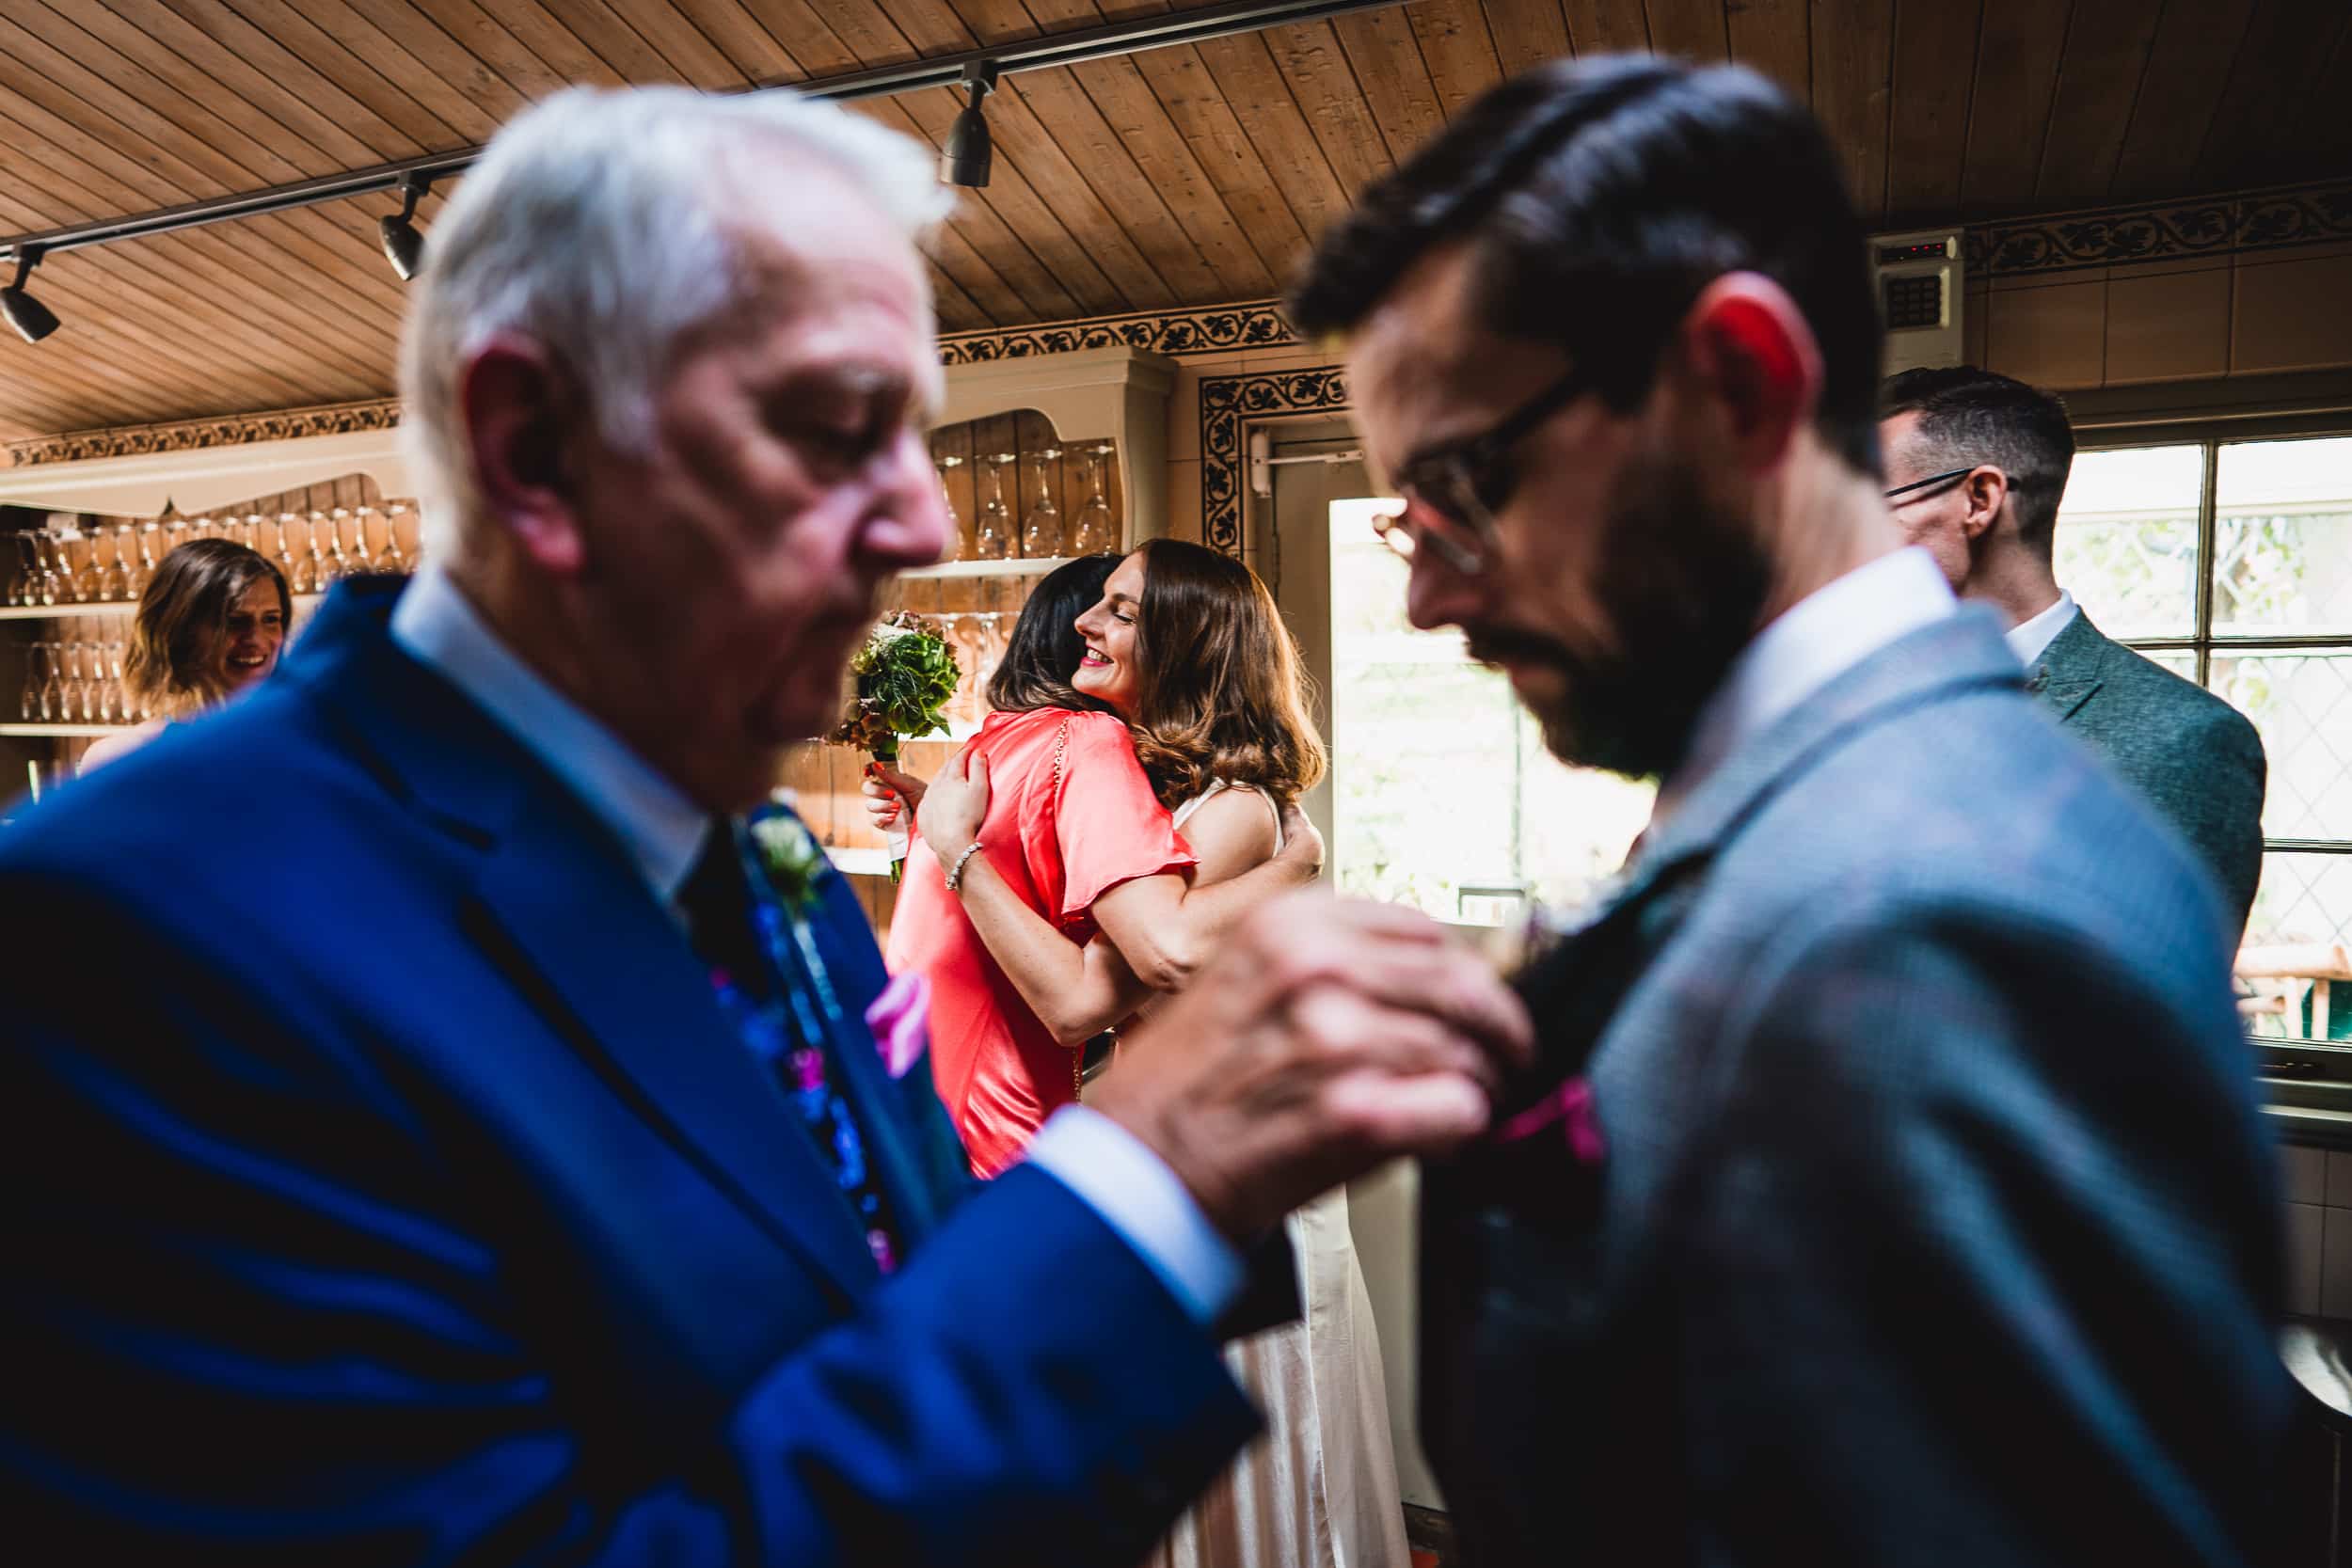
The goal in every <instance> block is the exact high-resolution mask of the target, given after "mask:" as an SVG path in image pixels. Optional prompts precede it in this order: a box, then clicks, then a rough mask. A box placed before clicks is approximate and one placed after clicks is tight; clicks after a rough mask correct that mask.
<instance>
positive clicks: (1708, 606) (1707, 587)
mask: <svg viewBox="0 0 2352 1568" xmlns="http://www.w3.org/2000/svg"><path fill="white" fill-rule="evenodd" d="M1613 500H1614V504H1613V507H1612V508H1611V512H1610V515H1609V518H1608V520H1607V522H1606V524H1605V525H1604V527H1605V529H1606V533H1605V535H1604V537H1603V539H1602V543H1601V557H1600V580H1599V582H1598V583H1597V585H1596V596H1597V598H1598V600H1599V602H1600V603H1601V604H1602V605H1603V606H1604V607H1606V609H1607V610H1608V613H1609V616H1610V618H1611V620H1612V621H1613V623H1614V626H1613V629H1614V631H1615V634H1616V646H1615V647H1614V648H1613V649H1611V650H1609V651H1607V652H1605V653H1596V654H1589V655H1587V654H1579V653H1576V652H1574V651H1572V650H1571V649H1569V648H1568V647H1567V646H1565V644H1563V643H1560V642H1556V641H1552V640H1551V639H1549V638H1544V637H1536V636H1533V635H1531V634H1529V633H1525V632H1520V631H1515V630H1508V629H1504V628H1501V627H1496V628H1484V627H1472V628H1470V657H1473V658H1477V659H1481V660H1485V661H1486V662H1489V663H1493V662H1500V661H1502V660H1504V659H1513V660H1517V661H1518V662H1522V663H1530V664H1541V665H1549V667H1550V668H1552V669H1554V670H1557V671H1558V672H1559V673H1561V675H1562V677H1563V679H1564V681H1565V687H1566V689H1565V694H1563V695H1562V696H1561V697H1559V698H1558V699H1557V700H1556V701H1546V702H1544V703H1542V704H1541V705H1537V704H1536V703H1534V702H1530V703H1529V704H1528V711H1529V712H1531V713H1533V714H1534V716H1535V719H1536V721H1537V722H1538V723H1539V724H1540V725H1541V726H1542V728H1543V734H1544V748H1545V750H1547V751H1549V752H1551V754H1552V755H1553V756H1556V757H1558V758H1559V759H1560V760H1561V761H1562V762H1565V763H1567V764H1568V765H1569V766H1571V767H1575V768H1606V769H1607V770H1608V771H1610V772H1613V773H1622V774H1624V775H1626V776H1627V777H1629V778H1636V779H1641V778H1658V777H1662V776H1663V775H1665V774H1667V773H1669V772H1671V771H1672V770H1673V769H1674V768H1675V766H1676V765H1677V763H1679V762H1680V761H1681V760H1682V755H1683V752H1685V750H1687V749H1688V747H1689V746H1690V743H1691V731H1692V727H1693V726H1694V725H1695V724H1696V723H1697V721H1698V716H1699V710H1700V709H1701V708H1702V707H1704V706H1705V705H1706V704H1707V699H1708V697H1710V696H1712V695H1713V694H1714V691H1715V689H1716V688H1717V687H1718V686H1720V685H1722V684H1723V679H1724V673H1725V672H1726V671H1728V670H1729V669H1730V668H1731V663H1732V660H1733V659H1735V658H1737V657H1739V655H1740V649H1742V648H1744V647H1746V646H1747V644H1748V641H1749V640H1750V639H1752V638H1753V637H1754V636H1755V635H1756V621H1757V619H1758V617H1759V616H1761V614H1762V613H1763V609H1764V602H1765V598H1766V595H1767V594H1769V593H1770V591H1771V586H1772V568H1771V564H1770V562H1767V561H1766V560H1765V558H1764V556H1763V553H1762V552H1761V551H1760V550H1759V549H1758V548H1757V547H1756V542H1755V540H1754V539H1753V538H1751V537H1750V535H1749V533H1748V531H1747V528H1746V526H1745V525H1744V522H1743V521H1742V520H1741V519H1740V518H1739V517H1736V516H1733V515H1727V514H1724V513H1723V512H1721V511H1719V510H1718V509H1716V508H1715V507H1713V506H1711V505H1710V504H1709V503H1708V499H1707V498H1706V497H1705V496H1704V495H1702V494H1701V493H1700V491H1699V488H1698V485H1697V482H1696V478H1695V476H1694V475H1693V474H1692V471H1691V470H1690V468H1688V467H1684V466H1681V465H1677V464H1668V463H1661V462H1659V461H1657V460H1655V459H1637V460H1635V461H1634V462H1632V463H1630V464H1629V466H1628V467H1627V468H1626V470H1625V472H1624V473H1623V474H1621V475H1620V476H1619V480H1618V484H1617V487H1616V495H1615V497H1614V498H1613Z"/></svg>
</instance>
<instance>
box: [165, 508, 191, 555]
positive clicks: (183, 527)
mask: <svg viewBox="0 0 2352 1568" xmlns="http://www.w3.org/2000/svg"><path fill="white" fill-rule="evenodd" d="M187 542H188V520H187V519H186V518H185V517H182V516H177V515H172V514H170V513H166V514H165V515H164V553H165V554H166V555H169V554H170V553H171V552H172V551H174V550H176V549H178V548H179V547H180V546H183V545H184V544H186V543H187Z"/></svg>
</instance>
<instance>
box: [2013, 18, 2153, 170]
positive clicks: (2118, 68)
mask: <svg viewBox="0 0 2352 1568" xmlns="http://www.w3.org/2000/svg"><path fill="white" fill-rule="evenodd" d="M2162 14H2163V11H2162V8H2160V7H2156V6H2151V5H2149V4H2147V3H2146V0H2074V18H2073V22H2072V24H2071V25H2070V26H2069V27H2068V28H2067V30H2066V49H2065V53H2064V54H2063V55H2061V56H2060V57H2059V59H2058V83H2057V87H2056V90H2055V92H2054V94H2053V96H2052V101H2051V104H2050V123H2049V132H2048V135H2046V136H2045V137H2044V138H2043V141H2042V167H2041V172H2040V173H2039V174H2038V175H2037V176H2036V177H2035V180H2034V188H2033V204H2034V205H2036V206H2039V207H2044V208H2061V207H2090V206H2096V205H2097V204H2098V203H2100V202H2102V201H2104V200H2106V195H2107V188H2108V186H2109V184H2110V183H2111V182H2113V180H2114V178H2115V165H2116V160H2117V159H2118V158H2120V157H2121V156H2122V152H2123V134H2124V133H2125V132H2126V131H2128V130H2129V129H2130V128H2131V122H2132V105H2133V103H2134V101H2135V100H2137V97H2138V96H2139V83H2140V78H2141V77H2142V76H2144V75H2146V74H2147V71H2148V55H2149V52H2150V51H2151V50H2152V49H2153V47H2154V46H2155V41H2156V23H2157V21H2158V19H2159V18H2160V17H2161V16H2162Z"/></svg>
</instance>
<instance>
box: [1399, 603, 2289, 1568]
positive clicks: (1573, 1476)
mask: <svg viewBox="0 0 2352 1568" xmlns="http://www.w3.org/2000/svg"><path fill="white" fill-rule="evenodd" d="M2022 686H2023V679H2022V673H2021V672H2020V671H2019V669H2018V667H2017V662H2016V660H2015V658H2014V657H2011V656H2010V652H2009V649H2008V647H2007V646H2006V645H2005V644H2004V642H2003V641H2002V639H2001V634H2000V630H1999V627H1998V626H1997V624H1996V622H1995V621H1994V618H1993V617H1992V616H1991V615H1990V614H1989V613H1988V612H1985V611H1983V610H1965V611H1963V612H1962V613H1961V614H1959V615H1956V616H1954V617H1952V618H1951V619H1949V620H1947V621H1944V622H1940V623H1938V624H1936V625H1934V626H1929V627H1925V628H1922V629H1921V630H1919V631H1916V632H1914V633H1912V634H1911V635H1909V636H1907V637H1905V638H1904V639H1902V640H1901V641H1899V642H1897V643H1896V644H1894V645H1893V646H1892V647H1891V648H1889V649H1887V650H1885V651H1884V652H1883V653H1882V654H1881V655H1879V656H1877V657H1873V658H1871V659H1869V660H1867V661H1866V662H1865V663H1864V664H1863V665H1861V666H1859V667H1857V668H1855V669H1853V670H1850V671H1848V672H1847V673H1845V674H1843V675H1841V676H1839V677H1838V678H1837V679H1836V680H1835V681H1833V682H1832V683H1831V684H1830V686H1829V687H1827V688H1826V689H1823V690H1822V691H1820V692H1819V693H1817V694H1816V695H1815V696H1814V697H1812V698H1811V699H1809V700H1807V701H1806V702H1805V703H1804V704H1802V705H1800V706H1799V707H1797V708H1796V709H1794V710H1792V711H1791V712H1789V713H1788V714H1787V715H1786V716H1784V717H1783V718H1782V719H1781V720H1779V721H1777V722H1776V723H1774V724H1773V725H1772V727H1771V728H1770V729H1768V730H1767V731H1766V732H1765V733H1764V734H1763V735H1761V736H1758V737H1756V739H1755V740H1754V741H1752V742H1751V743H1749V744H1748V745H1747V746H1745V747H1744V748H1742V750H1741V751H1740V752H1738V753H1736V754H1735V755H1734V756H1733V757H1732V758H1731V759H1730V760H1729V761H1728V762H1727V763H1726V764H1725V766H1724V768H1722V769H1721V770H1720V771H1718V772H1717V773H1716V774H1714V775H1713V776H1712V777H1710V778H1709V779H1708V781H1707V782H1706V783H1704V784H1701V785H1700V786H1699V787H1698V788H1697V789H1696V790H1695V791H1694V792H1693V793H1692V796H1691V798H1690V799H1689V800H1687V801H1686V802H1684V804H1683V805H1682V807H1681V808H1680V810H1679V811H1678V812H1677V814H1676V815H1675V816H1673V817H1671V818H1669V819H1668V820H1667V821H1666V822H1665V823H1664V824H1662V825H1661V827H1660V829H1659V830H1658V832H1657V834H1656V836H1655V838H1654V839H1653V840H1652V841H1650V842H1649V843H1647V844H1646V845H1645V847H1644V849H1643V851H1642V853H1641V854H1640V856H1639V857H1638V858H1637V860H1636V861H1635V863H1634V864H1633V865H1632V866H1631V867H1630V868H1629V872H1628V881H1627V885H1626V886H1625V887H1624V888H1623V890H1622V891H1621V893H1620V894H1619V895H1618V896H1617V897H1616V898H1615V900H1614V901H1613V902H1612V903H1610V904H1608V905H1607V906H1606V907H1605V908H1604V910H1603V911H1601V912H1600V913H1599V914H1598V915H1597V917H1596V918H1595V919H1593V921H1592V922H1591V924H1589V925H1588V926H1586V927H1583V928H1582V929H1581V931H1580V932H1579V933H1578V934H1576V935H1574V936H1572V937H1570V938H1568V939H1566V940H1565V941H1564V942H1561V943H1560V944H1559V945H1558V946H1557V947H1556V948H1554V949H1553V950H1552V951H1551V952H1549V953H1548V954H1547V955H1546V956H1544V957H1543V958H1540V959H1539V960H1537V962H1536V963H1535V964H1534V965H1533V966H1532V967H1531V969H1530V971H1529V973H1528V974H1527V975H1526V976H1525V977H1524V978H1523V980H1522V982H1521V985H1522V991H1523V994H1524V995H1525V996H1526V997H1527V999H1528V1003H1529V1006H1530V1010H1531V1012H1532V1013H1533V1015H1534V1017H1535V1019H1536V1021H1537V1025H1538V1032H1539V1037H1540V1040H1541V1056H1540V1064H1539V1067H1538V1069H1537V1070H1536V1071H1535V1072H1534V1073H1533V1074H1531V1075H1530V1076H1529V1077H1528V1078H1527V1079H1526V1081H1524V1082H1522V1083H1520V1084H1518V1085H1515V1086H1514V1088H1513V1090H1512V1091H1511V1092H1510V1093H1509V1094H1508V1095H1507V1096H1506V1097H1505V1099H1504V1101H1503V1103H1502V1106H1501V1107H1500V1109H1501V1110H1502V1112H1503V1113H1504V1117H1503V1118H1502V1122H1503V1124H1504V1125H1506V1126H1509V1125H1511V1124H1513V1122H1516V1124H1517V1125H1518V1127H1520V1128H1525V1127H1529V1126H1535V1127H1543V1126H1544V1125H1545V1116H1544V1113H1543V1111H1542V1110H1541V1107H1542V1106H1544V1105H1546V1104H1548V1103H1549V1104H1557V1103H1559V1102H1560V1101H1558V1100H1557V1099H1556V1098H1554V1097H1553V1096H1552V1094H1551V1091H1552V1090H1553V1089H1554V1088H1556V1086H1557V1085H1560V1084H1561V1083H1563V1082H1564V1081H1567V1080H1570V1079H1572V1078H1573V1077H1574V1076H1576V1075H1578V1074H1585V1075H1587V1076H1588V1078H1589V1082H1590V1085H1591V1089H1592V1096H1593V1106H1594V1114H1595V1115H1596V1116H1597V1120H1598V1124H1599V1131H1600V1133H1601V1141H1602V1146H1603V1148H1602V1151H1601V1154H1600V1156H1599V1159H1598V1161H1597V1163H1593V1162H1592V1161H1590V1160H1589V1159H1588V1158H1586V1157H1584V1156H1581V1155H1580V1154H1579V1152H1578V1149H1577V1146H1576V1145H1575V1143H1574V1142H1572V1141H1571V1140H1569V1139H1567V1138H1565V1137H1562V1136H1559V1135H1558V1128H1557V1124H1556V1122H1555V1123H1554V1124H1552V1125H1551V1127H1550V1130H1549V1131H1546V1132H1537V1133H1535V1135H1533V1136H1521V1137H1518V1138H1516V1139H1509V1140H1504V1139H1496V1138H1490V1139H1489V1140H1487V1141H1486V1142H1484V1143H1482V1144H1480V1145H1479V1146H1477V1147H1475V1148H1473V1149H1472V1150H1471V1151H1470V1152H1469V1153H1466V1154H1464V1155H1461V1156H1458V1157H1456V1158H1454V1159H1451V1160H1447V1161H1443V1162H1431V1163H1430V1164H1428V1166H1427V1167H1426V1169H1425V1173H1424V1174H1425V1180H1424V1185H1423V1202H1422V1263H1421V1266H1422V1345H1421V1354H1422V1366H1423V1380H1422V1428H1423V1435H1424V1437H1425V1438H1426V1441H1427V1447H1428V1449H1429V1451H1430V1457H1431V1459H1432V1461H1433V1463H1434V1464H1435V1465H1436V1467H1437V1470H1438V1479H1439V1481H1441V1483H1442V1484H1443V1486H1444V1489H1445V1493H1446V1497H1447V1500H1448V1503H1449V1505H1450V1506H1451V1508H1452V1510H1453V1515H1454V1525H1455V1528H1456V1529H1457V1530H1458V1531H1459V1533H1460V1535H1461V1537H1462V1540H1463V1542H1464V1544H1465V1546H1466V1548H1467V1552H1466V1561H1467V1562H1468V1563H1470V1564H1471V1565H1473V1568H1492V1565H1495V1564H1503V1563H1508V1564H1518V1563H1529V1564H1534V1563H1544V1564H1555V1563H1591V1564H1606V1565H1609V1568H1618V1565H1622V1564H1629V1563H1636V1564H1638V1563H1652V1562H1659V1563H1707V1564H1718V1565H1724V1568H1733V1565H1754V1568H1766V1565H1777V1564H1783V1563H1789V1562H1804V1563H1808V1564H1821V1565H1832V1564H1847V1563H1852V1564H1870V1565H1873V1568H1883V1565H1886V1564H1934V1565H1950V1568H1986V1565H1991V1564H2001V1565H2003V1568H2009V1565H2014V1564H2049V1565H2051V1568H2058V1565H2066V1568H2078V1565H2080V1564H2084V1563H2093V1562H2119V1563H2131V1564H2133V1565H2134V1568H2152V1565H2155V1564H2175V1563H2178V1564H2199V1565H2210V1564H2238V1563H2244V1562H2247V1561H2248V1560H2249V1559H2251V1558H2253V1557H2255V1556H2256V1555H2257V1547H2258V1541H2259V1537H2260V1536H2261V1534H2262V1532H2263V1529H2264V1528H2265V1515H2266V1513H2267V1509H2268V1499H2269V1491H2270V1482H2271V1480H2272V1473H2271V1465H2272V1456H2273V1454H2274V1452H2275V1449H2276V1439H2277V1437H2278V1435H2279V1433H2280V1425H2281V1422H2282V1420H2283V1418H2284V1416H2285V1413H2286V1411H2287V1409H2288V1402H2287V1399H2286V1395H2287V1385H2286V1383H2285V1379H2284V1374H2283V1372H2282V1371H2281V1370H2280V1361H2279V1358H2278V1355H2277V1354H2276V1352H2275V1351H2274V1350H2273V1348H2272V1344H2271V1324H2272V1322H2273V1321H2274V1318H2275V1315H2276V1314H2277V1312H2278V1310H2279V1309H2280V1300H2281V1293H2282V1286H2281V1278H2282V1259H2281V1247H2280V1234H2279V1231H2280V1206H2279V1205H2280V1194H2279V1191H2278V1180H2277V1171H2276V1164H2275V1156H2274V1154H2273V1152H2272V1149H2271V1146H2270V1142H2269V1139H2268V1136H2267V1134H2266V1133H2265V1131H2264V1130H2263V1129H2262V1127H2261V1125H2260V1122H2259V1117H2258V1113H2257V1110H2256V1106H2255V1097H2254V1094H2253V1083H2252V1078H2251V1071H2250V1063H2249V1057H2248V1054H2247V1051H2246V1047H2245V1043H2244V1041H2243V1039H2242V1038H2241V1037H2240V1034H2239V1029H2238V1023H2237V1017H2236V1013H2235V1011H2234V1009H2233V1006H2232V1003H2231V996H2230V981H2229V965H2228V958H2229V943H2228V942H2227V941H2226V940H2225V938H2224V935H2223V933H2222V931H2221V929H2220V928H2219V920H2220V913H2219V911H2218V909H2217V905H2216V903H2215V900H2214V898H2213V895H2212V894H2211V892H2210V890H2209V889H2208V887H2207V885H2206V882H2205V879H2204V877H2203V876H2202V874H2201V872H2200V871H2199V870H2198V868H2197V867H2195V866H2194V865H2193V864H2192V863H2190V860H2189V857H2188V855H2187V853H2186V852H2185V849H2184V848H2183V847H2181V846H2180V844H2179V843H2178V841H2177V840H2176V839H2175V838H2174V836H2173V835H2171V834H2170V833H2169V832H2165V831H2164V830H2163V829H2162V828H2161V827H2160V826H2159V825H2158V824H2156V823H2155V822H2154V821H2153V818H2152V816H2151V815H2150V814H2149V813H2148V812H2147V811H2146V810H2145V809H2144V808H2143V807H2142V806H2141V805H2139V804H2138V803H2137V801H2135V800H2132V799H2131V798H2130V797H2129V795H2128V793H2127V791H2126V790H2125V789H2124V788H2123V786H2122V785H2121V784H2118V783H2117V782H2116V781H2115V780H2114V779H2113V777H2112V776H2111V775H2110V774H2109V773H2108V772H2107V770H2106V769H2105V768H2102V767H2100V766H2099V765H2098V763H2097V762H2096V761H2095V760H2094V759H2093V758H2092V757H2091V755H2090V753H2089V752H2087V751H2086V750H2085V749H2084V748H2082V747H2081V746H2079V745H2077V744H2075V743H2074V742H2073V741H2071V740H2069V739H2068V738H2067V737H2066V736H2063V735H2062V734H2060V733H2059V731H2058V727H2057V726H2056V725H2054V724H2053V723H2051V722H2050V721H2049V719H2048V718H2047V716H2046V715H2044V714H2042V713H2041V712H2039V711H2037V709H2036V708H2035V706H2034V705H2033V704H2032V703H2031V702H2030V701H2029V700H2028V699H2027V698H2026V696H2025V694H2024V692H2023V689H2022Z"/></svg>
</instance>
